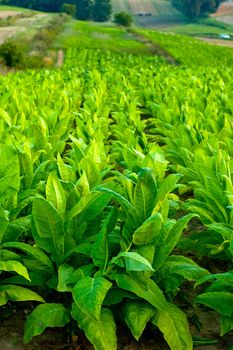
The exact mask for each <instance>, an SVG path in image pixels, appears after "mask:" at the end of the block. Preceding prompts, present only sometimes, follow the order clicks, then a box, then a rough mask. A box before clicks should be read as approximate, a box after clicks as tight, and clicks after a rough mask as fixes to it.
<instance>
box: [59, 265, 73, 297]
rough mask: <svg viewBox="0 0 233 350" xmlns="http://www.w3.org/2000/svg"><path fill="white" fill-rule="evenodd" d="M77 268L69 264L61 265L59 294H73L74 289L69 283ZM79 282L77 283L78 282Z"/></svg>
mask: <svg viewBox="0 0 233 350" xmlns="http://www.w3.org/2000/svg"><path fill="white" fill-rule="evenodd" d="M74 270H75V268H74V267H73V266H70V265H68V264H64V265H60V266H59V268H58V286H57V290H58V291H59V292H72V290H73V288H72V286H71V285H69V283H68V281H69V280H70V276H71V275H72V273H73V272H74ZM76 282H77V281H76Z"/></svg>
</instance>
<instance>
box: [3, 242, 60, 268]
mask: <svg viewBox="0 0 233 350" xmlns="http://www.w3.org/2000/svg"><path fill="white" fill-rule="evenodd" d="M1 247H4V248H5V247H6V248H16V249H20V250H22V251H23V252H24V253H27V254H29V255H31V256H33V257H34V258H35V259H36V260H38V261H40V262H41V263H42V264H43V265H46V266H47V267H48V268H49V269H50V270H51V271H53V264H52V262H51V260H50V259H49V257H48V256H47V255H46V254H45V253H44V251H43V250H42V249H40V248H39V247H35V246H30V245H29V244H26V243H21V242H7V243H4V244H2V246H1Z"/></svg>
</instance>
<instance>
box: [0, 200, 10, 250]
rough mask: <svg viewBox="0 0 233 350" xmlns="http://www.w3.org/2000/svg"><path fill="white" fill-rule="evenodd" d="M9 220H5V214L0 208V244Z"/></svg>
mask: <svg viewBox="0 0 233 350" xmlns="http://www.w3.org/2000/svg"><path fill="white" fill-rule="evenodd" d="M8 223H9V220H8V218H7V212H6V211H5V210H3V209H2V208H1V207H0V244H1V243H2V241H3V237H4V234H5V232H6V230H7V226H8Z"/></svg>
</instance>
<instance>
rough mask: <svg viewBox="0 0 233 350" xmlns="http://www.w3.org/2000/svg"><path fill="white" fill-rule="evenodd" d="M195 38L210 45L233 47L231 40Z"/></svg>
mask: <svg viewBox="0 0 233 350" xmlns="http://www.w3.org/2000/svg"><path fill="white" fill-rule="evenodd" d="M196 38H197V39H199V40H201V41H205V42H207V43H209V44H212V45H218V46H227V47H233V41H232V40H221V39H212V38H203V37H196Z"/></svg>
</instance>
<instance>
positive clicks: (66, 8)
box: [61, 4, 77, 17]
mask: <svg viewBox="0 0 233 350" xmlns="http://www.w3.org/2000/svg"><path fill="white" fill-rule="evenodd" d="M61 12H64V13H67V14H68V15H70V16H71V17H75V16H76V12H77V7H76V5H75V4H62V7H61Z"/></svg>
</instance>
